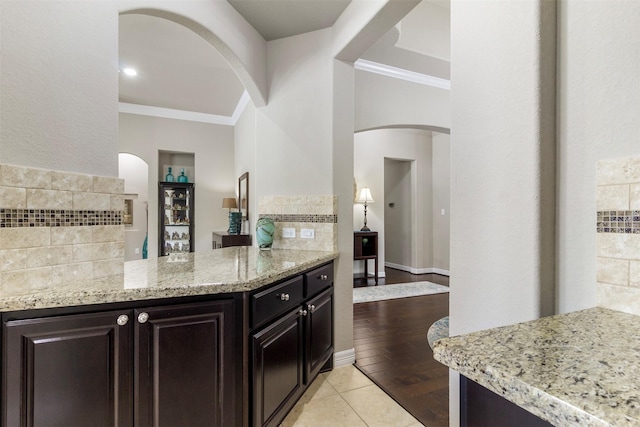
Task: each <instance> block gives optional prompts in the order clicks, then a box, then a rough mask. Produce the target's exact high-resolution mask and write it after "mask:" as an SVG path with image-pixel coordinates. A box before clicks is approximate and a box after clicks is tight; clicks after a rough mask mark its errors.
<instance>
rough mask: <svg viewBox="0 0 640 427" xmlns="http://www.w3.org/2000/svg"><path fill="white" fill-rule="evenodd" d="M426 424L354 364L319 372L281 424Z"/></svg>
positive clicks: (315, 426)
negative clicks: (420, 421) (413, 415)
mask: <svg viewBox="0 0 640 427" xmlns="http://www.w3.org/2000/svg"><path fill="white" fill-rule="evenodd" d="M294 426H295V427H323V426H328V427H367V426H368V427H378V426H380V427H389V426H394V427H424V426H422V424H420V423H419V422H418V421H417V420H416V419H415V418H413V417H412V416H411V414H409V413H408V412H407V411H405V410H404V409H403V408H402V406H400V405H398V404H397V403H396V401H395V400H393V399H392V398H390V397H389V396H388V395H387V394H386V393H385V392H383V391H382V390H381V389H380V388H379V387H378V386H376V385H375V384H374V383H373V382H371V380H369V378H367V377H366V376H365V375H364V374H363V373H362V372H360V371H359V370H357V369H356V368H355V367H354V366H352V365H349V366H342V367H339V368H335V369H333V370H332V371H331V372H327V373H323V374H320V375H318V378H316V380H315V381H314V382H313V383H312V384H311V385H310V386H309V388H308V389H307V391H306V393H305V394H304V395H303V396H302V397H301V398H300V400H299V401H298V403H297V404H296V406H295V407H294V408H293V409H292V410H291V412H289V415H287V417H286V418H285V419H284V421H283V422H282V424H281V427H294Z"/></svg>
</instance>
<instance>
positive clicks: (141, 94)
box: [119, 0, 448, 118]
mask: <svg viewBox="0 0 640 427" xmlns="http://www.w3.org/2000/svg"><path fill="white" fill-rule="evenodd" d="M227 1H228V2H229V3H230V4H231V5H232V7H234V8H235V9H236V10H237V11H238V12H239V13H240V14H241V15H242V16H243V17H244V18H245V20H247V22H249V23H250V24H251V25H252V26H253V27H254V28H255V29H256V30H257V31H258V32H259V33H260V34H261V35H262V36H263V38H264V39H265V40H267V41H270V40H275V39H278V38H282V37H289V36H293V35H298V34H302V33H306V32H310V31H315V30H319V29H322V28H328V27H331V26H332V25H333V24H334V23H335V21H336V20H337V19H338V17H339V16H340V15H341V14H342V12H343V11H344V9H345V8H346V7H347V6H348V5H349V3H350V1H351V0H227ZM427 2H428V3H429V4H433V5H434V7H436V8H442V7H445V8H448V0H423V3H427ZM422 9H423V8H421V7H416V8H415V9H414V12H411V13H410V14H409V15H407V17H409V16H410V15H412V14H413V15H414V18H413V21H408V23H410V24H411V22H415V24H411V25H412V28H420V27H424V23H425V22H427V21H426V18H425V20H423V19H422V18H421V17H420V16H418V17H417V18H416V17H415V15H416V14H423V13H424V12H423V11H421V10H422ZM432 10H434V9H432ZM435 10H436V11H437V10H438V9H435ZM403 22H404V20H403ZM403 25H404V24H403ZM407 29H409V27H407ZM405 33H406V34H412V33H415V34H416V35H418V34H421V33H419V32H416V31H405ZM420 37H421V38H422V37H424V35H422V34H421V35H420ZM447 38H448V35H447ZM407 46H408V47H407V49H410V50H413V51H414V52H413V53H412V54H413V55H419V56H422V53H416V52H415V50H416V49H415V48H414V47H411V46H417V45H416V44H415V43H414V44H413V45H411V44H407ZM407 52H408V51H407ZM447 59H448V58H447ZM414 62H415V61H414ZM119 67H120V70H123V69H124V68H126V67H133V68H135V69H136V70H137V71H138V75H137V76H135V77H129V76H127V75H125V74H124V73H122V72H121V73H120V76H119V85H120V87H119V91H120V102H122V103H128V104H135V105H136V106H147V107H159V108H165V109H174V110H180V111H186V112H195V113H204V114H208V115H214V116H222V117H224V118H229V117H231V116H233V113H234V111H235V110H236V107H237V106H238V105H239V103H240V100H241V98H242V94H243V93H244V87H243V85H242V84H241V83H240V81H239V80H238V78H237V77H236V75H235V73H234V72H233V71H232V70H231V68H230V67H229V66H228V64H227V62H226V61H225V59H224V58H223V57H222V56H221V55H220V54H219V53H218V51H217V50H216V49H214V48H213V47H212V46H211V45H210V44H209V43H207V42H206V41H205V40H204V39H202V38H201V37H200V36H198V35H197V34H196V33H194V32H192V31H191V30H189V29H188V28H186V27H184V26H182V25H179V24H176V23H174V22H172V21H169V20H166V19H162V18H157V17H152V16H148V15H141V14H125V15H121V16H120V19H119ZM145 108H146V107H145Z"/></svg>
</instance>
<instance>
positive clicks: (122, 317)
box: [116, 314, 129, 326]
mask: <svg viewBox="0 0 640 427" xmlns="http://www.w3.org/2000/svg"><path fill="white" fill-rule="evenodd" d="M128 322H129V316H127V315H126V314H121V315H120V316H118V320H116V323H117V324H118V325H120V326H124V325H126V324H127V323H128Z"/></svg>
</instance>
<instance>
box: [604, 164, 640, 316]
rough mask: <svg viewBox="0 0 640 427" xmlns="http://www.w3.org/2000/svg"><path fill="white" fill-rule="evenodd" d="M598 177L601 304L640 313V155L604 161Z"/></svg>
mask: <svg viewBox="0 0 640 427" xmlns="http://www.w3.org/2000/svg"><path fill="white" fill-rule="evenodd" d="M596 180H597V181H596V183H597V198H596V206H597V224H596V232H597V235H596V245H597V248H596V249H597V288H596V289H597V298H598V305H599V306H601V307H606V308H610V309H614V310H619V311H624V312H626V313H631V314H640V158H623V159H610V160H601V161H600V162H598V170H597V178H596Z"/></svg>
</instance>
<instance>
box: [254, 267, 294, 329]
mask: <svg viewBox="0 0 640 427" xmlns="http://www.w3.org/2000/svg"><path fill="white" fill-rule="evenodd" d="M302 291H303V279H302V276H298V277H295V278H293V279H289V280H287V281H286V282H283V283H280V284H279V285H276V286H274V287H272V288H269V289H266V290H264V291H262V292H258V293H255V294H253V295H251V327H252V328H256V327H258V326H260V325H262V324H264V323H266V322H267V321H269V320H270V319H273V318H274V317H276V316H278V315H279V314H283V313H284V312H286V311H288V310H290V309H292V308H294V307H296V306H298V305H300V304H302V301H303V299H304V297H303V295H302Z"/></svg>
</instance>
